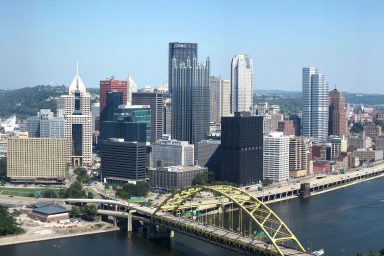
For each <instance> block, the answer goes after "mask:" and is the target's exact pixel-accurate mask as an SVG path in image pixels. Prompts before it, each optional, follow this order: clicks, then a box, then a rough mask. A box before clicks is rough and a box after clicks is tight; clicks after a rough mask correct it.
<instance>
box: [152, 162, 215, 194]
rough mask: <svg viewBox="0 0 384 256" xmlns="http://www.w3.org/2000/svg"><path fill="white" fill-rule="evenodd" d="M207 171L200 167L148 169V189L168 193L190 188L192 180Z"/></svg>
mask: <svg viewBox="0 0 384 256" xmlns="http://www.w3.org/2000/svg"><path fill="white" fill-rule="evenodd" d="M207 171H208V169H207V168H205V167H200V166H170V167H159V168H151V169H148V176H149V184H150V188H151V189H152V190H154V191H164V192H170V191H171V190H172V189H182V188H188V187H192V185H193V183H192V182H193V179H194V178H195V177H196V175H198V174H200V173H204V172H207Z"/></svg>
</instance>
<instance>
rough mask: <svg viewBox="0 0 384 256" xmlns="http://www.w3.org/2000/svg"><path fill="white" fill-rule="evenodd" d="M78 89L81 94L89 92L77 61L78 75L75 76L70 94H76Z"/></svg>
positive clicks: (70, 87)
mask: <svg viewBox="0 0 384 256" xmlns="http://www.w3.org/2000/svg"><path fill="white" fill-rule="evenodd" d="M76 91H79V92H80V93H81V94H85V93H86V92H87V90H86V89H85V85H84V83H83V81H82V80H81V78H80V76H79V63H78V62H76V76H75V77H74V78H73V80H72V83H71V85H70V86H69V95H75V92H76Z"/></svg>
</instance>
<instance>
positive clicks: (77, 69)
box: [76, 61, 79, 90]
mask: <svg viewBox="0 0 384 256" xmlns="http://www.w3.org/2000/svg"><path fill="white" fill-rule="evenodd" d="M76 90H79V61H76Z"/></svg>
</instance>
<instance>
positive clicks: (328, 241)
mask: <svg viewBox="0 0 384 256" xmlns="http://www.w3.org/2000/svg"><path fill="white" fill-rule="evenodd" d="M270 207H271V208H272V209H273V210H274V211H275V212H276V213H277V214H278V216H280V218H281V219H283V220H284V221H285V223H286V224H287V225H288V226H289V227H290V228H291V230H292V231H293V233H295V234H296V236H297V237H298V238H299V240H300V241H301V243H302V244H303V246H304V247H305V248H309V249H311V248H312V250H318V249H321V248H323V249H324V250H325V254H326V255H356V254H357V253H358V252H367V251H368V250H370V249H371V250H374V251H379V250H380V249H383V248H384V179H383V178H379V179H376V180H371V181H368V182H365V183H361V184H358V185H354V186H350V187H347V188H343V189H340V190H336V191H333V192H329V193H324V194H321V195H318V196H314V197H312V198H310V199H308V200H298V199H294V200H290V201H285V202H280V203H275V204H272V205H270ZM0 255H1V256H24V255H27V256H43V255H49V256H50V255H53V256H54V255H57V256H61V255H63V256H64V255H65V256H80V255H92V256H98V255H100V256H101V255H103V256H104V255H107V256H114V255H132V256H136V255H137V256H146V255H160V256H170V255H187V256H192V255H198V256H205V255H207V256H208V255H220V256H221V255H222V256H227V255H238V254H235V253H233V252H231V251H229V250H226V249H222V248H219V247H217V246H213V245H211V244H208V243H205V242H202V241H199V240H197V239H193V238H190V237H188V236H185V235H182V234H179V233H176V236H175V238H174V239H170V240H168V239H162V240H146V239H144V238H141V237H139V236H137V235H135V234H128V233H127V232H122V231H119V232H109V233H101V234H96V235H88V236H79V237H73V238H65V239H57V240H50V241H42V242H36V243H28V244H19V245H11V246H3V247H0Z"/></svg>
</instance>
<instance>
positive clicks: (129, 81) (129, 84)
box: [127, 74, 137, 102]
mask: <svg viewBox="0 0 384 256" xmlns="http://www.w3.org/2000/svg"><path fill="white" fill-rule="evenodd" d="M127 87H128V102H132V93H135V92H137V84H136V82H135V81H134V80H133V78H132V76H131V75H130V74H129V75H128V77H127Z"/></svg>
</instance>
